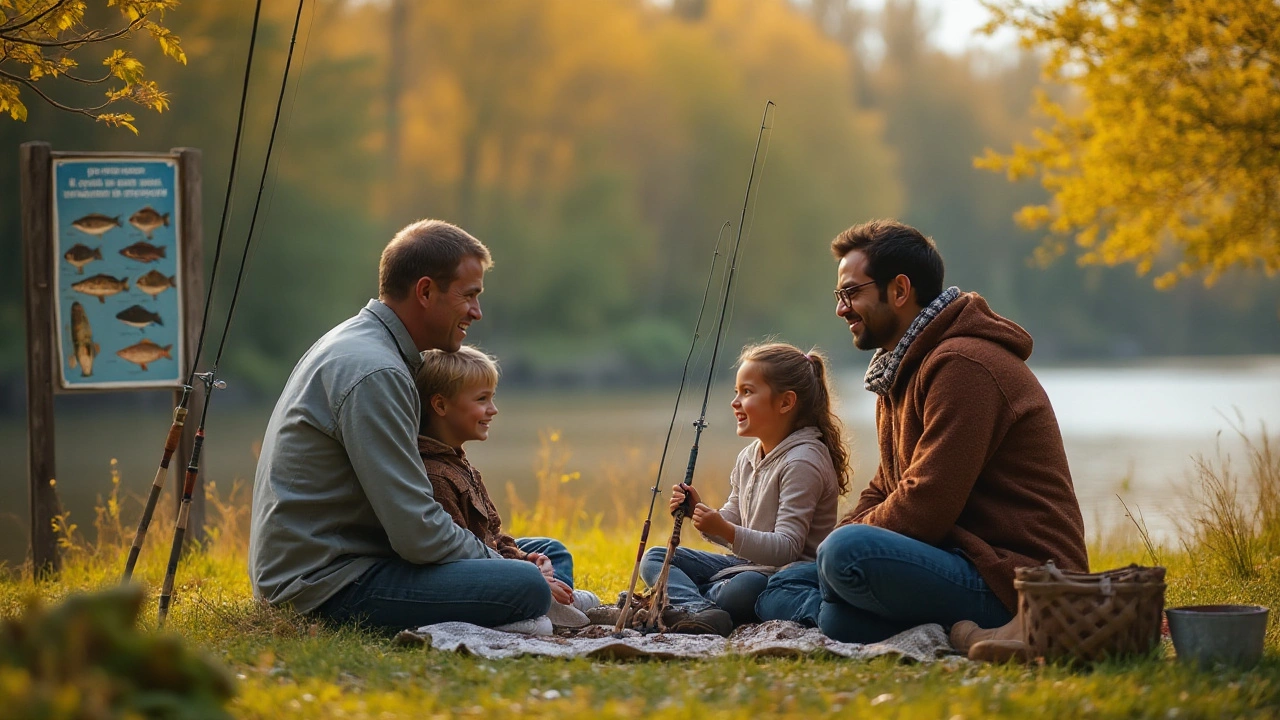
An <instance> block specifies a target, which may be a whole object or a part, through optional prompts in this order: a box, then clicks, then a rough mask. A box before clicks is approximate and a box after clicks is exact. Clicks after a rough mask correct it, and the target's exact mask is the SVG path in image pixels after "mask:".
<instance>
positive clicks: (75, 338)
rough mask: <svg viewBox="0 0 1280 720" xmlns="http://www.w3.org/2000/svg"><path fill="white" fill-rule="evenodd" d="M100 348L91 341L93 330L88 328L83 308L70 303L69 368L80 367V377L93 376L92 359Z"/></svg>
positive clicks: (78, 304)
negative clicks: (77, 365)
mask: <svg viewBox="0 0 1280 720" xmlns="http://www.w3.org/2000/svg"><path fill="white" fill-rule="evenodd" d="M99 351H100V348H99V347H98V343H96V342H94V341H93V328H91V327H89V316H88V315H87V314H85V311H84V306H83V305H81V304H80V303H78V302H73V303H71V355H70V356H69V357H68V358H67V365H68V366H69V367H73V368H74V367H76V363H77V361H78V362H79V365H80V377H89V376H90V375H92V374H93V359H94V358H95V357H97V356H98V352H99Z"/></svg>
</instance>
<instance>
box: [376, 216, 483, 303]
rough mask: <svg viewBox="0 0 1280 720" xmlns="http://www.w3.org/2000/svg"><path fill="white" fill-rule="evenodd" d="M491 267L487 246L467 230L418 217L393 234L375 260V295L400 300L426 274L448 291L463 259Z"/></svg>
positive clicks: (440, 221)
mask: <svg viewBox="0 0 1280 720" xmlns="http://www.w3.org/2000/svg"><path fill="white" fill-rule="evenodd" d="M468 256H469V257H474V258H476V259H478V260H479V261H480V263H481V264H482V265H483V266H484V268H485V269H486V270H488V269H489V268H490V267H492V266H493V258H492V257H491V256H490V255H489V248H487V247H485V246H484V243H482V242H480V241H479V240H477V239H475V238H474V237H472V236H471V234H470V233H468V232H467V231H466V230H463V229H462V228H460V227H458V226H457V225H453V224H450V223H447V222H445V221H443V220H419V221H417V222H415V223H412V224H409V225H406V226H405V227H404V229H402V230H401V231H400V232H398V233H396V236H395V237H393V238H391V242H389V243H387V247H386V248H384V249H383V251H382V260H381V261H379V263H378V296H379V297H381V298H384V299H387V300H403V299H404V298H406V297H408V295H409V291H410V290H412V289H413V286H414V285H415V284H417V282H418V280H419V278H423V277H429V278H431V279H432V280H435V281H436V282H438V283H440V284H441V286H442V287H443V289H445V290H448V289H449V284H450V283H451V282H453V279H454V278H455V277H457V274H458V266H459V265H460V264H462V260H463V258H466V257H468Z"/></svg>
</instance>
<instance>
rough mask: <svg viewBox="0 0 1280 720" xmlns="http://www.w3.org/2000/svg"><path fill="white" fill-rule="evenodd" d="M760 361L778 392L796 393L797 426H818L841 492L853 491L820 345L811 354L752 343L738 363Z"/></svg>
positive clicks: (783, 346) (782, 345)
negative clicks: (850, 487) (819, 348)
mask: <svg viewBox="0 0 1280 720" xmlns="http://www.w3.org/2000/svg"><path fill="white" fill-rule="evenodd" d="M748 360H750V361H752V362H757V363H760V364H761V366H762V367H763V370H764V379H765V382H767V383H769V388H770V389H771V390H773V392H775V393H784V392H787V391H788V390H790V391H792V392H794V393H795V394H796V410H797V414H796V422H795V427H796V428H802V427H810V426H812V427H816V428H817V429H818V432H819V433H821V435H822V442H823V444H824V445H826V446H827V452H828V453H830V455H831V463H832V464H833V465H835V469H836V479H837V482H838V483H839V485H840V494H841V495H843V494H845V493H846V492H848V491H849V451H848V449H847V448H846V447H845V444H844V438H843V427H844V426H843V424H842V423H841V422H840V418H839V417H837V416H836V414H835V409H834V402H833V393H832V392H831V387H830V384H829V383H828V379H827V359H826V356H824V355H823V354H822V353H821V352H820V351H819V350H818V349H817V348H814V349H812V350H810V351H809V352H807V353H804V352H801V351H800V349H799V348H797V347H796V346H794V345H789V344H787V343H779V342H768V343H761V344H759V345H748V346H747V347H745V348H743V349H742V354H741V355H740V356H738V364H739V365H741V364H742V363H744V362H746V361H748Z"/></svg>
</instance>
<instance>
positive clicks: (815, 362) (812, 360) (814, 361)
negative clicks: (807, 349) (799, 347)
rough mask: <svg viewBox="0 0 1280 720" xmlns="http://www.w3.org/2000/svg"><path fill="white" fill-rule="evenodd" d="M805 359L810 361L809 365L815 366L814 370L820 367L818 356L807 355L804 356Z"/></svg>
mask: <svg viewBox="0 0 1280 720" xmlns="http://www.w3.org/2000/svg"><path fill="white" fill-rule="evenodd" d="M804 359H805V360H808V361H809V364H810V365H812V366H814V368H815V369H816V368H817V366H818V358H817V356H816V355H814V354H813V353H805V354H804Z"/></svg>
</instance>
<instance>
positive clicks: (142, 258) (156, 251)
mask: <svg viewBox="0 0 1280 720" xmlns="http://www.w3.org/2000/svg"><path fill="white" fill-rule="evenodd" d="M120 254H121V255H123V256H125V257H127V258H129V259H130V260H137V261H138V262H144V263H149V262H152V261H154V260H159V259H160V258H162V257H164V248H163V247H156V246H155V245H152V244H151V243H149V242H143V241H141V240H139V241H138V242H136V243H134V244H132V245H130V246H129V247H127V248H124V249H123V250H121V251H120Z"/></svg>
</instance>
